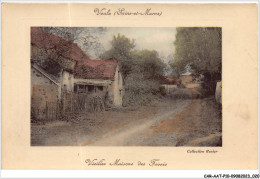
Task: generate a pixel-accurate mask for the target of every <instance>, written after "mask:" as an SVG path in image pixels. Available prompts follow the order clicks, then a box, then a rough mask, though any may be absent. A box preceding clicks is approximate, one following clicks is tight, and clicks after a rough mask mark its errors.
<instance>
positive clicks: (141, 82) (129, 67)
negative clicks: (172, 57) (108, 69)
mask: <svg viewBox="0 0 260 179" xmlns="http://www.w3.org/2000/svg"><path fill="white" fill-rule="evenodd" d="M111 46H112V47H111V49H109V50H108V51H106V52H104V53H103V54H102V55H101V58H103V59H116V60H118V61H119V65H120V71H121V73H122V76H123V81H124V90H125V94H124V97H123V105H124V106H132V105H143V104H146V103H148V102H150V101H151V100H154V99H155V98H156V97H158V96H159V95H158V94H159V93H160V84H159V83H158V82H157V81H156V80H155V79H156V77H158V76H161V75H163V69H164V63H163V62H162V61H161V59H160V58H159V57H158V53H157V52H156V51H155V50H134V47H135V42H134V40H130V39H129V38H127V37H125V36H124V35H120V34H118V35H116V36H114V37H113V40H112V41H111Z"/></svg>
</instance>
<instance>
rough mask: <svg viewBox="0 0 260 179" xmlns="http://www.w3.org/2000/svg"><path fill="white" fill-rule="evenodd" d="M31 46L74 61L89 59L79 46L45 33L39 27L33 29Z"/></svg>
mask: <svg viewBox="0 0 260 179" xmlns="http://www.w3.org/2000/svg"><path fill="white" fill-rule="evenodd" d="M31 44H33V45H36V46H37V47H39V48H44V49H53V50H55V51H56V53H57V54H59V55H61V56H63V57H65V58H68V59H71V60H74V61H83V60H88V59H89V57H88V56H87V55H86V54H85V53H84V52H83V51H82V50H81V49H80V48H79V47H78V45H77V44H75V43H72V42H70V41H67V40H65V39H62V38H61V37H58V36H56V35H53V34H50V33H47V32H44V31H42V30H41V29H40V28H39V27H31Z"/></svg>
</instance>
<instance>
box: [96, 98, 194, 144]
mask: <svg viewBox="0 0 260 179" xmlns="http://www.w3.org/2000/svg"><path fill="white" fill-rule="evenodd" d="M190 103H191V100H190V99H187V100H176V101H175V103H173V105H171V106H165V107H164V110H163V111H161V112H160V113H158V114H156V115H154V116H153V117H149V118H144V119H141V120H138V121H135V122H134V123H131V125H126V126H124V127H122V128H120V129H118V130H115V131H112V132H108V133H107V134H105V135H103V136H102V138H101V139H100V140H97V141H96V142H94V143H92V144H91V145H105V146H109V145H110V146H111V145H112V146H125V145H130V144H131V145H134V144H138V143H140V142H141V141H142V140H143V139H145V138H144V137H143V136H142V134H144V133H145V132H147V131H148V130H149V129H150V127H152V126H156V125H159V124H160V122H161V121H163V120H168V119H171V118H172V116H174V115H175V114H178V113H179V112H181V111H182V110H184V108H185V107H187V106H188V105H189V104H190ZM154 140H158V142H162V141H163V139H160V138H158V137H157V138H156V139H155V138H154ZM158 142H157V145H160V143H158ZM168 142H169V141H168ZM145 143H147V141H146V142H145Z"/></svg>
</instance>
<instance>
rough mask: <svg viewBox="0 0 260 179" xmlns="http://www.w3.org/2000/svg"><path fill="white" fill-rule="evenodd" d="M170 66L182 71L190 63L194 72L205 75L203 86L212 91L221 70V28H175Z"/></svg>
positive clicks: (219, 77)
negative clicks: (173, 51)
mask: <svg viewBox="0 0 260 179" xmlns="http://www.w3.org/2000/svg"><path fill="white" fill-rule="evenodd" d="M174 45H175V53H174V62H173V63H171V66H172V67H176V68H177V69H178V70H179V71H183V70H184V68H185V66H186V65H187V64H190V65H191V67H192V69H193V70H194V72H195V73H196V74H202V75H204V76H205V78H204V79H205V83H204V87H205V88H207V89H208V90H209V92H211V93H212V92H214V89H215V85H216V80H220V79H221V71H222V67H221V64H222V30H221V28H218V27H205V28H201V27H192V28H186V27H180V28H177V33H176V40H175V42H174Z"/></svg>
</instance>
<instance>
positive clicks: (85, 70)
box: [74, 59, 118, 80]
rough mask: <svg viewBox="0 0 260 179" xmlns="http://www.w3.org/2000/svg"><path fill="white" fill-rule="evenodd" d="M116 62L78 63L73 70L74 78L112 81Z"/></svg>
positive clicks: (89, 61)
mask: <svg viewBox="0 0 260 179" xmlns="http://www.w3.org/2000/svg"><path fill="white" fill-rule="evenodd" d="M117 65H118V61H116V60H99V59H94V60H88V61H84V62H81V63H78V64H77V65H76V67H75V70H74V78H83V79H110V80H111V79H114V76H115V72H116V67H117Z"/></svg>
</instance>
